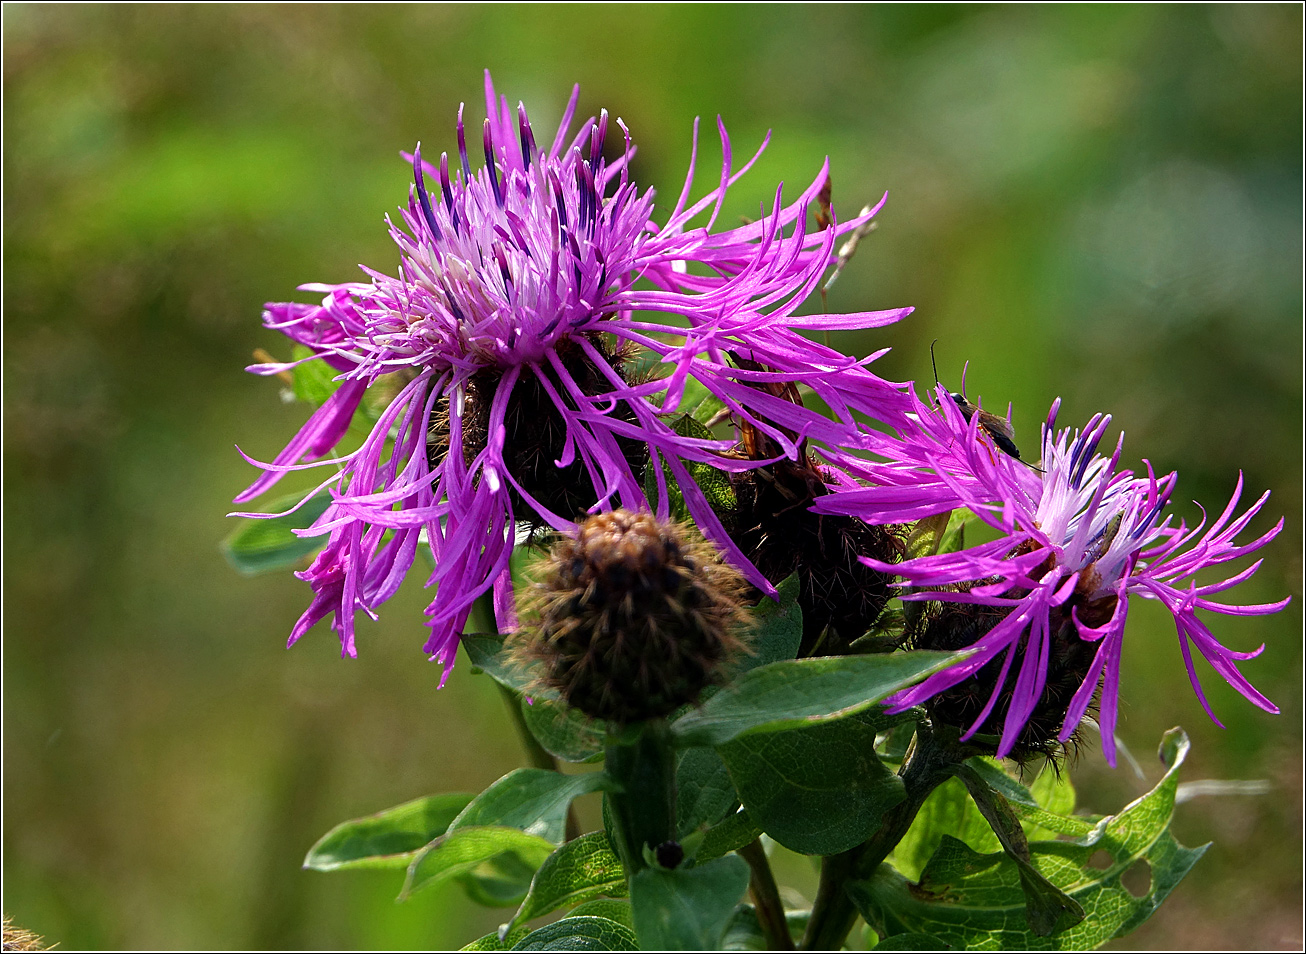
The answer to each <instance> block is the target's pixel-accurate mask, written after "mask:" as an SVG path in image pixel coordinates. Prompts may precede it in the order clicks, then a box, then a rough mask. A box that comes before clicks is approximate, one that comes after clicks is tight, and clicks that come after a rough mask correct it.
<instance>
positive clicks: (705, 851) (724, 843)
mask: <svg viewBox="0 0 1306 954" xmlns="http://www.w3.org/2000/svg"><path fill="white" fill-rule="evenodd" d="M761 834H762V829H761V828H759V827H758V826H757V824H756V823H755V822H754V821H753V819H752V818H751V817H750V816H749V814H748V810H747V809H742V810H740V811H737V812H735V813H734V814H733V815H731V816H729V817H728V818H726V819H725V820H724V821H722V822H721V823H720V824H718V825H713V826H712V827H711V828H709V829H708V830H707V831H706V832H704V834H703V840H702V842H700V843H699V844H698V846H697V850H696V851H695V852H694V859H695V860H696V861H697V862H699V863H700V864H701V863H702V862H704V861H710V860H712V859H713V858H720V857H721V856H722V855H725V854H728V853H730V852H732V851H738V850H739V849H740V848H743V847H744V846H745V845H747V844H748V843H749V842H751V841H753V840H754V839H756V838H757V837H758V836H759V835H761Z"/></svg>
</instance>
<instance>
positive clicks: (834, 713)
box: [672, 652, 965, 746]
mask: <svg viewBox="0 0 1306 954" xmlns="http://www.w3.org/2000/svg"><path fill="white" fill-rule="evenodd" d="M964 656H965V654H964V653H931V652H915V653H894V654H890V655H874V656H822V657H817V658H813V659H793V660H786V661H782V662H774V663H769V664H767V665H765V666H760V667H758V668H757V669H753V670H750V671H748V672H746V673H744V674H743V675H742V676H741V677H740V678H738V679H736V680H735V681H734V682H732V683H731V684H730V685H728V686H726V687H724V688H723V689H722V690H721V691H720V692H718V693H717V694H716V695H714V696H713V697H712V698H711V699H708V700H707V701H706V702H705V703H703V705H702V706H700V707H699V708H698V709H696V710H692V711H690V712H688V713H686V714H685V715H683V716H681V717H680V718H679V719H678V720H676V722H675V723H673V725H672V732H673V734H674V735H675V736H676V738H677V741H678V744H679V745H681V746H691V745H723V744H725V743H726V742H729V741H730V740H731V739H734V738H736V737H738V736H740V735H743V734H745V733H748V732H779V731H782V730H784V729H792V728H799V727H802V726H806V725H811V724H812V723H814V722H826V721H832V720H835V719H841V718H844V717H845V716H849V715H852V714H854V713H856V712H860V711H862V710H863V709H867V708H869V707H870V706H873V705H875V704H876V703H877V702H882V701H883V700H884V699H886V698H887V697H888V696H891V695H892V694H893V693H895V692H897V691H898V690H899V689H905V688H906V687H908V686H912V685H915V684H916V683H917V682H920V681H921V680H922V679H924V678H926V677H927V676H929V675H930V674H931V673H934V672H938V671H939V670H940V669H943V668H945V667H947V666H948V665H950V664H952V663H954V662H956V661H957V660H959V659H962V658H964Z"/></svg>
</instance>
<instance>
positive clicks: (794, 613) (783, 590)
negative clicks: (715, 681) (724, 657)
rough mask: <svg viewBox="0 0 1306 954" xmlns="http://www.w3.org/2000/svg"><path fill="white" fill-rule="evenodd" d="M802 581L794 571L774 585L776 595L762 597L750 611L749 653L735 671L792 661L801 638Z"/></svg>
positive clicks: (746, 670) (745, 670)
mask: <svg viewBox="0 0 1306 954" xmlns="http://www.w3.org/2000/svg"><path fill="white" fill-rule="evenodd" d="M801 589H802V584H801V583H800V582H799V581H798V574H797V573H793V574H791V575H790V576H789V577H788V578H787V579H785V580H783V581H781V583H780V585H779V586H777V587H776V598H775V599H773V600H772V599H768V598H766V597H763V598H762V599H761V600H760V601H758V604H757V606H755V607H753V609H751V610H750V611H749V614H748V618H749V630H748V636H747V638H748V645H749V648H750V649H751V650H752V652H751V653H750V654H749V655H747V656H744V657H743V659H742V660H741V661H740V664H739V669H738V672H740V673H743V672H748V671H749V670H750V669H756V668H758V667H759V666H765V665H766V664H767V663H773V662H782V661H785V660H791V659H793V658H794V657H795V656H797V655H798V647H799V645H800V644H801V643H802V641H803V609H802V607H801V606H799V605H798V595H799V591H800V590H801Z"/></svg>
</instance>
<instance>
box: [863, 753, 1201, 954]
mask: <svg viewBox="0 0 1306 954" xmlns="http://www.w3.org/2000/svg"><path fill="white" fill-rule="evenodd" d="M1187 752H1188V738H1187V736H1185V735H1184V734H1183V732H1182V730H1178V729H1175V730H1172V731H1171V732H1169V733H1167V734H1166V737H1165V739H1163V740H1162V746H1161V755H1162V759H1163V760H1164V761H1165V762H1166V763H1167V765H1168V766H1169V768H1168V770H1167V772H1166V774H1165V777H1164V778H1163V779H1162V780H1161V782H1160V783H1159V784H1158V785H1157V786H1156V788H1154V789H1153V790H1152V791H1151V792H1149V793H1148V794H1146V795H1144V796H1143V797H1142V798H1140V799H1138V800H1137V801H1135V802H1133V803H1131V804H1130V805H1128V806H1127V807H1126V808H1125V809H1124V810H1123V811H1121V812H1120V813H1119V814H1117V815H1113V816H1109V817H1107V818H1104V819H1102V820H1101V821H1100V822H1099V823H1098V824H1097V825H1095V826H1093V827H1092V830H1091V831H1089V832H1088V833H1087V834H1085V835H1084V836H1083V837H1081V838H1077V839H1074V840H1072V841H1038V842H1031V843H1030V844H1029V852H1030V863H1031V865H1032V866H1033V867H1034V869H1035V870H1037V872H1038V873H1039V875H1040V876H1041V877H1043V878H1044V879H1046V880H1047V881H1049V882H1051V883H1052V884H1053V885H1055V886H1056V887H1057V888H1058V889H1059V890H1060V891H1062V892H1064V893H1065V894H1066V895H1068V896H1069V897H1070V898H1072V899H1074V901H1075V902H1076V903H1077V904H1079V905H1080V906H1081V907H1082V908H1083V909H1084V910H1085V911H1088V912H1090V913H1091V915H1092V916H1091V917H1088V918H1086V919H1084V920H1083V921H1081V922H1079V923H1078V924H1075V925H1073V926H1070V927H1068V928H1066V929H1064V930H1061V931H1058V932H1057V933H1055V934H1053V935H1051V936H1050V937H1040V936H1038V935H1037V934H1035V933H1034V932H1033V931H1031V930H1030V929H1029V927H1028V925H1027V923H1026V915H1025V909H1026V901H1025V894H1024V890H1023V888H1022V878H1021V873H1020V869H1019V867H1018V866H1017V865H1016V864H1015V863H1014V862H1013V861H1012V860H1011V859H1010V857H1008V855H1007V854H1006V853H1005V852H1001V851H999V852H995V853H992V854H981V853H979V852H976V851H974V850H972V849H971V848H969V847H967V846H966V845H965V844H963V843H962V842H960V841H958V840H956V839H955V838H951V837H948V836H944V838H943V841H942V843H941V845H940V846H939V849H938V851H936V852H935V853H934V856H933V857H932V858H931V859H930V861H929V864H928V865H926V867H925V870H924V871H923V872H922V873H921V876H920V880H919V882H918V883H916V884H912V883H911V882H909V881H908V880H907V879H906V878H904V877H903V876H902V875H901V874H899V873H898V872H897V871H894V870H893V868H891V867H890V866H888V865H881V866H880V867H879V869H878V870H877V871H876V872H875V873H874V874H873V875H872V876H871V877H870V878H867V879H865V880H863V881H856V882H851V883H850V884H849V885H848V888H847V890H848V894H849V897H850V898H852V900H853V902H854V903H855V904H856V905H857V908H858V910H859V911H860V912H861V914H862V916H863V917H865V918H866V920H867V922H868V923H869V924H870V925H871V926H872V927H873V928H875V930H876V931H877V932H879V933H880V934H881V935H882V936H892V935H896V934H901V933H923V934H930V935H933V936H935V937H937V938H939V939H940V940H941V941H943V942H944V943H946V944H949V945H951V946H953V947H956V948H961V949H966V950H970V949H1004V950H1031V949H1040V950H1050V949H1055V950H1084V949H1088V948H1093V947H1097V946H1099V945H1101V944H1104V943H1106V942H1107V941H1108V940H1111V939H1112V938H1115V937H1121V936H1123V935H1124V934H1127V933H1128V932H1130V931H1132V930H1133V929H1134V928H1136V927H1138V925H1140V924H1142V923H1143V922H1144V921H1146V920H1147V918H1148V917H1150V916H1151V914H1152V913H1153V912H1154V911H1155V910H1156V909H1157V907H1159V906H1160V904H1161V902H1162V901H1164V900H1165V898H1166V897H1167V896H1168V895H1169V893H1170V892H1171V891H1172V890H1173V889H1174V887H1175V885H1177V884H1178V883H1179V881H1180V880H1181V879H1182V878H1183V877H1184V875H1186V874H1187V873H1188V871H1189V870H1191V868H1192V866H1193V865H1194V864H1195V863H1196V862H1197V859H1198V858H1200V857H1201V856H1202V854H1203V853H1204V852H1205V850H1206V848H1205V847H1202V848H1196V849H1192V848H1185V847H1183V846H1182V845H1180V844H1179V843H1178V842H1177V841H1176V840H1175V838H1174V836H1173V834H1171V832H1170V819H1171V816H1172V814H1173V809H1174V795H1175V789H1176V788H1177V786H1178V769H1179V766H1180V765H1181V764H1182V762H1183V760H1184V758H1185V756H1186V755H1187ZM1012 808H1013V810H1015V811H1019V808H1018V807H1017V805H1016V803H1014V802H1013V803H1012ZM1099 852H1105V856H1106V857H1107V858H1108V859H1109V860H1108V863H1107V865H1106V867H1099V866H1095V865H1093V864H1090V861H1091V860H1095V859H1094V856H1095V855H1097V854H1098V853H1099ZM1140 864H1145V865H1146V867H1147V870H1148V871H1149V872H1150V884H1149V886H1148V889H1147V890H1146V891H1145V892H1144V893H1143V894H1142V895H1141V896H1135V895H1134V894H1132V893H1131V892H1130V891H1129V890H1128V889H1127V888H1126V887H1125V886H1124V885H1123V883H1122V877H1123V876H1124V875H1125V873H1126V872H1128V871H1130V870H1131V869H1133V868H1134V867H1135V866H1137V865H1140Z"/></svg>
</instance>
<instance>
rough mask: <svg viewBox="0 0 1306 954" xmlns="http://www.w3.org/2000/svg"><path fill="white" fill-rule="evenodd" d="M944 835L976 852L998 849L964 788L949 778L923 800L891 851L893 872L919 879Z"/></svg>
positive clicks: (990, 831)
mask: <svg viewBox="0 0 1306 954" xmlns="http://www.w3.org/2000/svg"><path fill="white" fill-rule="evenodd" d="M945 833H947V834H949V835H951V836H952V837H954V838H956V839H957V840H959V841H961V842H964V843H965V844H967V845H969V846H970V847H971V848H973V849H975V850H976V851H979V852H990V851H998V850H1000V849H1001V847H1002V846H1001V845H1000V844H999V843H998V837H997V835H995V834H993V829H991V828H989V826H988V823H987V822H986V821H984V816H983V815H981V814H980V811H979V809H978V808H976V807H975V802H974V801H972V800H971V797H970V793H969V792H967V791H966V786H964V785H962V784H961V780H960V779H955V778H950V779H948V780H947V781H946V782H944V783H943V784H942V785H940V786H939V787H938V788H936V789H935V790H934V791H932V792H930V794H929V797H928V798H926V799H925V804H924V805H922V806H921V809H920V811H919V812H917V813H916V819H915V820H914V821H913V822H912V824H911V828H909V829H908V830H907V834H906V835H904V836H903V837H902V840H901V841H899V842H898V845H897V847H895V848H894V850H893V855H892V861H893V865H894V867H895V868H897V869H898V870H899V871H901V872H902V873H903V874H904V875H906V876H907V877H908V878H919V877H920V874H921V872H922V871H924V870H925V865H926V864H927V863H928V862H929V860H930V857H931V856H932V855H933V854H934V853H935V852H936V851H937V850H938V848H939V845H940V844H942V842H943V837H944V834H945Z"/></svg>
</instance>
